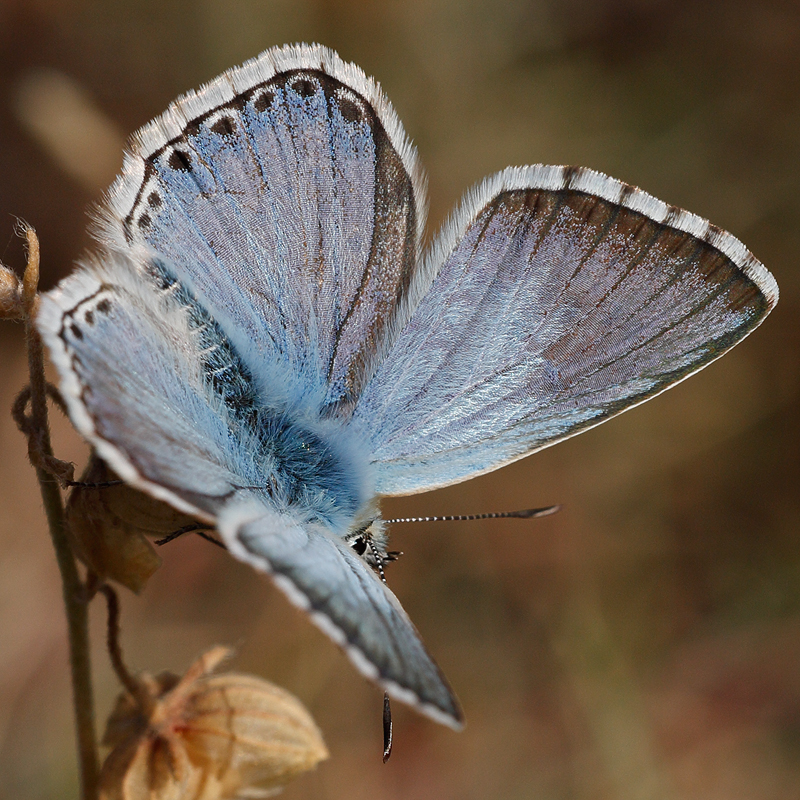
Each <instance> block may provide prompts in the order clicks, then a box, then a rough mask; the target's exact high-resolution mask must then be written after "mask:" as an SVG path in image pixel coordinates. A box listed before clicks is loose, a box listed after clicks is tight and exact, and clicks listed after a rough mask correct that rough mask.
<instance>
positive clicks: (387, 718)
mask: <svg viewBox="0 0 800 800" xmlns="http://www.w3.org/2000/svg"><path fill="white" fill-rule="evenodd" d="M364 541H365V542H366V545H367V547H368V548H369V551H370V553H372V557H373V558H374V559H375V566H376V567H377V570H378V575H379V576H380V579H381V583H383V584H384V586H388V584H387V583H386V574H385V573H384V571H383V557H382V556H381V554H380V553H379V552H378V548H377V547H375V542H373V541H372V536H370V535H369V534H365V535H364ZM392 739H393V734H392V703H391V701H390V700H389V695H388V694H387V693H386V692H384V693H383V763H384V764H385V763H386V762H387V761H388V760H389V756H390V755H391V754H392Z"/></svg>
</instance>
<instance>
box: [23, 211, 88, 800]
mask: <svg viewBox="0 0 800 800" xmlns="http://www.w3.org/2000/svg"><path fill="white" fill-rule="evenodd" d="M24 232H25V237H26V239H27V242H28V265H27V268H26V270H25V277H24V280H23V287H24V289H23V299H24V303H25V310H26V315H25V332H26V336H27V342H28V369H29V371H30V379H31V385H30V409H31V411H30V416H29V417H28V418H27V420H26V425H25V428H26V429H27V430H26V433H27V434H28V449H29V453H30V455H31V461H32V462H33V465H34V467H35V468H36V475H37V477H38V479H39V488H40V490H41V493H42V502H43V503H44V510H45V514H46V515H47V523H48V526H49V528H50V537H51V538H52V540H53V546H54V548H55V551H56V560H57V561H58V568H59V570H60V572H61V583H62V590H63V595H64V606H65V608H66V612H67V625H68V631H69V656H70V667H71V671H72V699H73V704H74V711H75V726H76V733H77V739H78V759H79V765H80V777H81V797H82V798H83V800H96V799H97V787H98V783H97V780H98V758H97V739H96V735H95V726H94V697H93V694H92V677H91V662H90V650H89V625H88V619H89V613H88V598H87V596H86V591H85V586H84V584H83V582H82V581H81V578H80V575H79V573H78V567H77V564H76V563H75V556H74V555H73V552H72V548H71V547H70V543H69V539H68V537H67V530H66V521H65V517H64V504H63V502H62V499H61V491H60V489H59V486H58V482H57V480H56V479H55V477H54V476H53V474H52V470H48V469H47V466H48V464H50V463H52V462H54V461H55V459H54V458H53V451H52V447H51V444H50V428H49V425H48V421H47V394H48V388H47V384H46V382H45V377H44V357H43V353H42V340H41V338H40V337H39V332H38V331H37V330H36V328H35V327H34V324H33V320H34V317H35V314H36V305H37V300H38V298H37V294H36V292H37V286H38V283H39V240H38V239H37V237H36V234H35V233H34V231H33V229H32V228H29V227H27V226H26V227H25V229H24Z"/></svg>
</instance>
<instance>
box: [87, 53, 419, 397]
mask: <svg viewBox="0 0 800 800" xmlns="http://www.w3.org/2000/svg"><path fill="white" fill-rule="evenodd" d="M320 50H321V49H320ZM326 52H328V51H326ZM312 56H313V53H306V54H304V57H303V58H299V57H298V58H295V59H294V61H292V59H284V61H286V67H287V68H285V69H283V70H282V71H280V72H278V73H277V74H274V75H272V76H271V77H269V72H270V70H272V71H274V66H273V65H272V64H271V62H270V60H269V59H266V58H263V57H262V59H260V62H263V63H259V62H257V63H256V64H255V65H251V68H250V70H249V72H248V71H247V70H246V68H245V69H243V70H239V71H237V72H235V73H231V74H230V76H229V79H228V81H227V82H225V81H223V80H221V79H218V80H217V81H216V82H215V83H214V84H212V86H210V87H207V88H206V89H205V90H204V92H203V93H202V94H201V95H200V96H197V97H192V98H189V100H187V101H184V102H183V103H180V102H179V103H178V104H176V105H175V106H173V107H172V109H171V110H170V111H168V112H167V114H165V116H164V118H162V120H166V121H164V122H163V123H162V124H161V126H158V125H155V126H153V125H151V126H150V127H149V128H147V129H145V130H144V131H143V132H142V133H140V135H139V138H138V143H137V144H136V145H135V147H134V150H133V154H132V156H131V157H130V158H129V162H128V164H127V173H126V174H125V175H123V178H122V179H121V181H120V182H119V183H118V185H117V186H116V187H115V189H114V190H113V191H112V199H111V212H112V213H110V214H108V213H107V214H105V221H104V223H103V230H102V231H101V235H102V236H104V237H105V238H108V239H110V240H111V241H112V242H115V243H117V244H118V245H122V246H123V247H126V248H128V247H130V248H136V247H137V246H145V247H148V248H153V249H154V250H155V251H156V252H157V253H158V254H159V255H160V256H162V257H164V258H165V259H167V260H169V261H171V262H172V263H173V264H174V265H175V268H176V274H175V278H176V279H177V280H178V281H179V282H180V283H181V284H182V285H183V286H185V287H186V288H187V289H188V290H189V291H191V292H192V293H193V294H194V295H195V296H196V297H197V299H198V301H199V302H200V303H201V304H203V305H204V306H205V308H206V309H207V310H208V311H209V312H210V313H211V314H212V315H213V316H214V318H215V319H216V320H217V322H218V323H219V324H220V325H221V326H222V327H223V329H224V330H225V332H226V335H227V336H228V337H229V338H230V340H231V341H232V342H233V344H234V346H235V347H236V348H237V349H238V351H239V352H240V354H241V356H242V357H243V358H244V359H245V360H246V361H247V363H248V366H249V368H250V370H251V372H252V373H253V375H254V376H255V378H256V380H260V381H261V382H262V383H265V384H270V383H274V375H273V374H272V373H269V374H261V373H260V369H259V367H260V361H261V359H262V358H263V357H264V355H265V354H267V356H268V357H269V356H278V357H279V358H280V359H281V360H282V361H283V362H285V364H286V365H287V374H288V375H289V376H291V378H292V379H294V381H295V386H301V387H302V390H298V389H296V388H293V390H294V391H295V392H298V391H302V392H305V393H308V394H312V395H315V396H316V395H320V394H321V395H322V396H323V398H324V403H325V404H326V405H327V406H330V407H333V408H334V409H337V408H343V409H348V408H349V407H350V405H351V404H352V402H353V400H354V398H355V396H356V394H357V393H358V391H359V389H360V387H361V383H362V381H363V377H364V376H363V372H364V370H365V369H366V368H368V367H369V365H370V364H371V358H370V356H371V354H372V352H373V351H374V349H375V342H376V340H378V339H380V338H381V336H382V334H383V330H384V328H385V327H386V326H387V325H388V324H389V323H390V321H391V319H392V317H393V312H394V308H395V306H396V304H397V303H398V301H399V299H400V298H401V297H402V295H403V293H404V290H405V289H406V287H407V285H408V283H409V280H410V278H411V275H412V271H413V269H414V267H415V264H416V259H417V233H418V227H419V225H420V222H421V221H420V220H419V219H418V216H419V215H420V214H424V208H423V209H422V210H420V207H424V200H423V199H422V198H421V197H418V195H419V193H420V187H419V186H418V185H417V184H419V176H418V174H417V173H418V168H417V166H416V157H415V154H414V152H413V151H412V150H411V148H410V146H409V145H408V144H407V142H406V139H405V134H404V133H403V131H402V128H401V127H400V125H399V123H398V122H397V121H396V118H395V116H394V112H393V111H392V110H391V107H390V106H389V105H388V103H387V102H386V101H385V100H383V99H382V95H381V94H380V90H379V89H378V88H377V87H376V86H375V84H374V83H373V82H371V81H369V80H368V79H367V78H366V77H365V76H364V75H363V74H362V73H360V71H357V70H355V69H352V68H351V69H349V70H347V69H345V65H343V64H342V62H340V61H338V59H335V60H332V61H331V68H332V71H333V72H336V73H337V74H339V75H340V77H341V79H338V78H336V77H333V75H329V74H326V73H325V72H324V71H322V70H321V69H319V68H317V69H312V68H309V62H310V63H313V58H312ZM317 62H319V57H318V58H317ZM301 64H303V67H302V68H300V65H301ZM256 66H260V69H256V68H255V67H256ZM292 67H294V68H292ZM265 76H267V77H266V79H265ZM223 77H225V76H223ZM345 78H349V79H350V83H351V84H352V85H347V84H346V83H345V82H343V80H344V79H345ZM230 83H234V84H236V83H243V84H244V86H246V87H247V88H246V89H242V90H240V91H238V92H236V93H235V94H233V95H232V96H230V97H227V94H226V92H225V91H224V90H226V89H227V90H230V86H229V84H230ZM228 94H230V91H228ZM365 95H372V97H371V98H370V99H371V100H372V101H373V102H370V99H368V97H367V96H365ZM201 100H204V102H200V101H201ZM190 101H191V102H190ZM186 117H188V119H185V121H181V124H180V125H179V129H178V130H177V132H176V133H175V135H172V136H170V135H169V130H170V124H169V123H170V122H173V124H177V123H174V120H175V119H176V118H186Z"/></svg>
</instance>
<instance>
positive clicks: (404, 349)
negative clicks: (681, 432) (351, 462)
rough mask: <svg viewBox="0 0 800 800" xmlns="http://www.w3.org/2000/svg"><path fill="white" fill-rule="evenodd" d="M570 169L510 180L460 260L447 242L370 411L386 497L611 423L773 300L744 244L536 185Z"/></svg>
mask: <svg viewBox="0 0 800 800" xmlns="http://www.w3.org/2000/svg"><path fill="white" fill-rule="evenodd" d="M556 169H558V168H528V169H527V170H516V171H515V170H510V171H507V172H506V173H501V174H500V175H499V176H497V177H496V178H495V179H494V181H491V182H490V183H489V186H493V187H494V189H495V191H494V193H493V194H491V195H490V196H486V195H489V194H490V193H489V191H487V190H486V189H485V190H484V192H483V196H482V197H481V198H480V202H479V203H478V202H476V197H475V196H473V198H472V204H473V207H472V208H471V209H470V213H469V214H468V215H466V216H467V222H466V224H465V225H464V227H463V229H462V230H461V231H458V232H457V233H458V234H459V235H457V236H456V234H454V233H453V232H452V231H448V232H447V233H446V234H445V236H448V235H449V236H451V237H452V238H453V243H452V246H451V247H450V249H449V250H447V249H446V248H445V247H443V246H442V245H438V247H437V246H436V245H435V246H434V251H433V252H434V256H433V258H434V259H435V258H436V257H437V256H440V257H441V263H439V264H433V265H432V266H431V267H430V268H429V272H430V274H432V275H435V278H434V279H433V281H432V284H431V285H430V288H429V289H428V291H427V292H426V293H425V295H424V297H423V298H422V300H421V302H420V303H419V305H418V306H417V307H416V308H415V309H414V311H413V313H412V314H411V315H410V317H409V319H408V320H407V322H406V324H405V326H404V327H403V329H402V330H401V332H400V333H399V335H398V337H397V338H396V340H395V341H394V342H393V345H392V348H391V350H390V351H389V354H388V356H387V358H386V359H385V360H384V361H383V363H382V364H381V365H380V368H379V370H378V371H377V372H376V374H375V375H374V377H373V379H372V381H371V382H370V383H369V385H368V387H367V388H366V390H365V392H364V395H363V397H362V399H361V401H360V404H359V407H358V409H357V411H356V415H355V419H356V421H361V420H363V421H364V423H365V428H366V429H367V430H368V431H369V435H370V436H371V439H372V442H373V445H372V452H373V454H374V459H375V463H376V465H377V468H378V489H379V491H381V492H384V493H387V494H391V493H397V494H402V493H407V492H414V491H424V490H426V489H430V488H433V487H435V486H442V485H446V484H448V483H455V482H457V481H460V480H464V479H466V478H469V477H472V476H474V475H477V474H480V473H482V472H486V471H488V470H491V469H495V468H497V467H498V466H501V465H502V464H504V463H507V462H509V461H513V460H515V459H517V458H521V457H522V456H524V455H527V454H529V453H531V452H534V451H535V450H538V449H540V448H542V447H546V446H547V445H549V444H553V443H554V442H556V441H559V440H560V439H563V438H565V437H567V436H570V435H573V434H575V433H578V432H579V431H581V430H583V429H585V428H587V427H590V426H592V425H597V424H598V423H600V422H602V421H604V420H606V419H608V418H609V417H611V416H614V415H615V414H618V413H620V412H621V411H623V410H625V409H626V408H629V407H630V406H633V405H635V404H637V403H640V402H642V401H644V400H646V399H647V398H649V397H652V396H653V395H655V394H658V393H659V392H661V391H663V390H664V389H665V388H667V387H668V386H670V385H672V384H674V383H676V382H678V381H680V380H682V379H683V378H685V377H686V376H687V375H689V374H691V373H692V372H695V371H697V370H698V369H700V368H702V367H703V366H705V365H706V364H708V363H709V362H710V361H713V360H714V359H715V358H717V357H719V356H720V355H721V354H722V353H724V352H725V351H726V350H727V349H729V348H730V347H732V346H733V345H734V344H736V342H738V341H739V340H741V339H742V338H743V337H744V336H746V335H747V333H749V332H750V331H751V330H752V329H753V328H754V327H755V326H756V325H758V323H759V322H760V321H761V320H762V319H763V318H764V316H765V315H766V314H767V313H768V311H769V309H770V308H771V306H772V305H773V304H774V300H775V295H774V293H773V292H772V289H773V286H774V281H772V278H771V276H769V273H767V272H766V270H764V269H763V267H761V266H760V265H758V264H757V262H755V260H754V259H752V256H749V259H750V260H746V261H745V266H744V267H742V266H739V265H737V263H736V262H735V261H734V259H733V258H732V257H731V256H730V255H728V254H726V253H725V252H723V250H722V249H720V246H719V241H720V237H722V238H723V246H724V243H725V242H728V239H729V240H730V241H729V242H728V243H729V244H730V245H731V246H730V247H728V249H730V250H735V246H734V243H735V244H738V242H736V240H734V239H733V237H729V235H728V234H723V233H721V232H716V231H715V230H714V229H713V228H711V227H709V226H707V224H706V231H707V233H706V235H705V236H704V237H701V236H698V235H695V234H694V233H692V232H687V231H686V230H682V229H680V228H679V227H677V226H676V224H675V223H676V222H683V223H686V220H689V221H691V222H692V223H694V221H695V220H696V218H694V217H691V216H690V215H684V216H683V217H682V216H680V214H682V213H684V212H678V211H677V210H673V213H672V217H671V218H670V216H669V214H668V215H667V216H666V218H665V219H661V220H658V219H654V218H653V217H652V216H650V215H648V213H643V212H642V211H639V210H634V208H631V207H630V206H629V205H626V202H627V203H631V204H632V203H633V200H641V198H640V197H638V195H643V194H644V193H641V192H638V190H634V189H632V188H631V187H627V191H626V190H625V188H624V187H623V188H622V189H620V190H619V191H618V192H617V198H615V199H607V198H605V197H602V196H598V195H596V194H592V193H589V192H587V191H584V190H580V189H575V188H571V187H570V186H568V185H567V183H566V181H567V180H568V179H569V177H568V176H569V175H570V173H569V172H567V171H566V170H564V171H563V172H562V173H561V174H562V185H561V186H560V187H558V188H550V187H547V188H544V187H542V186H541V185H537V181H538V182H539V183H542V182H544V181H543V178H544V177H550V176H552V175H553V171H554V170H556ZM586 172H587V173H588V171H586ZM589 175H590V177H591V178H592V179H593V182H594V183H595V184H597V183H598V182H600V185H602V181H601V179H603V178H604V176H599V175H598V174H597V173H589ZM605 181H607V186H608V188H609V189H615V190H616V189H617V187H621V184H618V183H617V182H616V181H611V180H610V179H605ZM550 182H551V183H552V182H553V181H552V180H551V181H550ZM526 183H527V184H528V185H525V184H526ZM515 184H516V185H515ZM520 184H522V185H520ZM610 193H611V192H609V194H610ZM645 197H647V196H646V195H645ZM631 198H633V200H632V199H631ZM650 199H651V200H652V198H650ZM653 203H655V204H656V205H653V206H652V208H651V209H650V214H655V212H656V211H657V210H660V209H661V207H662V206H663V204H660V203H658V201H653ZM468 205H469V202H468ZM651 205H652V204H651ZM684 227H690V226H689V225H688V224H684ZM724 237H728V239H725V238H724ZM712 242H713V243H712ZM742 250H744V249H743V248H742ZM744 252H746V251H744ZM734 255H736V253H734ZM748 255H749V254H748ZM740 260H743V261H744V259H740Z"/></svg>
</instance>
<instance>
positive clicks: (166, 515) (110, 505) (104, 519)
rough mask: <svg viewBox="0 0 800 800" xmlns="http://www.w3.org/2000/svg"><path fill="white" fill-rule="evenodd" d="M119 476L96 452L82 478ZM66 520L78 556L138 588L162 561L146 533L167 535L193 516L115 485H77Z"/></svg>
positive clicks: (96, 569)
mask: <svg viewBox="0 0 800 800" xmlns="http://www.w3.org/2000/svg"><path fill="white" fill-rule="evenodd" d="M115 480H118V478H117V476H116V475H115V474H114V473H113V472H112V471H111V470H110V469H109V468H108V467H107V466H106V464H105V462H103V461H102V460H101V459H99V458H97V456H94V455H93V456H92V458H91V459H90V461H89V464H88V466H87V467H86V470H85V471H84V473H83V475H82V476H81V482H82V483H86V484H103V483H107V482H109V481H115ZM67 520H68V522H69V530H70V534H71V537H72V543H73V547H74V549H75V552H76V554H77V555H78V557H79V558H80V559H81V561H83V562H84V563H85V564H86V565H87V566H88V567H89V568H90V569H91V570H92V572H94V573H95V575H97V576H98V577H99V578H101V579H103V580H105V579H106V578H110V579H111V580H114V581H117V583H121V584H122V585H123V586H126V587H127V588H128V589H130V590H131V591H134V592H137V593H138V592H140V591H141V590H142V588H143V587H144V585H145V583H146V582H147V580H148V578H149V577H150V576H151V575H152V574H153V573H154V572H155V571H156V570H157V569H158V568H159V567H160V566H161V557H160V556H159V555H158V554H157V553H156V552H155V550H154V549H153V546H152V545H151V544H150V542H148V541H147V539H146V538H145V537H146V536H153V537H158V536H165V535H167V534H169V533H172V531H175V530H178V529H179V528H181V527H183V526H184V525H186V524H187V522H191V521H193V520H192V518H191V517H188V516H186V515H185V514H181V513H180V512H179V511H176V510H175V509H173V508H172V507H171V506H168V505H167V504H166V503H162V502H161V501H160V500H156V499H154V498H152V497H149V496H148V495H145V494H142V493H141V492H138V491H136V489H132V488H131V487H130V486H128V485H126V484H123V483H121V484H119V485H117V486H101V487H100V488H93V487H92V486H77V487H75V488H74V489H73V490H72V492H71V493H70V496H69V500H68V501H67Z"/></svg>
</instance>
